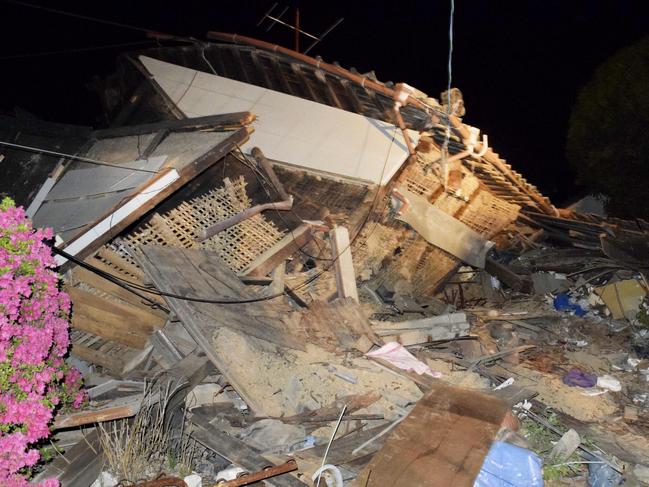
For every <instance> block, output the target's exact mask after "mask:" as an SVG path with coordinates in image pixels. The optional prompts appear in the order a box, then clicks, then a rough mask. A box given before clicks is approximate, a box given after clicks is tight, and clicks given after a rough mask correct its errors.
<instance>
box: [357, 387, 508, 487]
mask: <svg viewBox="0 0 649 487" xmlns="http://www.w3.org/2000/svg"><path fill="white" fill-rule="evenodd" d="M507 410H508V409H507V405H506V404H505V403H504V402H503V401H501V400H499V399H497V398H495V397H492V396H487V395H486V394H482V393H480V392H477V391H473V390H468V389H462V388H459V387H452V386H448V385H444V384H441V383H438V384H436V385H435V386H433V388H432V389H431V390H430V391H429V392H427V393H426V395H425V396H424V397H423V398H422V399H421V400H420V401H419V402H418V403H417V405H416V406H415V408H414V409H413V410H412V412H411V413H410V414H409V415H408V417H407V418H406V419H404V420H403V421H402V422H401V423H400V424H399V425H398V426H397V427H396V428H395V429H394V430H393V432H392V433H391V435H390V437H389V438H388V440H387V441H386V443H385V445H384V446H383V448H382V449H381V450H380V451H379V452H378V453H377V454H376V455H375V456H374V458H373V459H372V461H371V462H370V463H369V465H367V467H366V468H365V469H364V471H363V472H361V474H360V475H359V476H358V477H357V484H356V485H363V486H367V487H374V486H381V487H382V486H385V485H404V486H405V485H412V486H414V485H417V486H430V487H471V486H472V485H473V483H474V481H475V478H476V476H477V475H478V472H479V471H480V468H481V467H482V463H483V461H484V458H485V456H486V454H487V452H488V451H489V448H490V447H491V443H492V442H493V439H494V438H495V436H496V433H497V432H498V430H499V429H500V425H501V423H502V421H503V419H504V418H505V414H506V413H507Z"/></svg>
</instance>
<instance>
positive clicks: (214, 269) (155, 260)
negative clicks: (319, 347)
mask: <svg viewBox="0 0 649 487" xmlns="http://www.w3.org/2000/svg"><path fill="white" fill-rule="evenodd" d="M142 250H143V253H134V257H136V259H137V260H138V262H139V264H140V266H141V267H142V268H143V269H144V270H145V272H147V273H148V274H149V275H150V277H151V279H152V280H153V281H154V283H155V284H156V286H158V287H159V288H160V289H161V290H164V291H167V292H172V293H174V294H176V295H181V296H188V297H193V298H206V299H207V300H217V301H218V300H223V301H228V302H231V301H238V300H245V299H250V298H251V294H250V293H249V291H248V290H246V289H245V285H244V284H243V283H241V281H239V280H238V278H237V277H236V276H235V275H234V274H233V273H231V272H230V271H228V270H227V269H226V268H224V267H223V265H222V264H221V263H220V262H219V259H218V256H217V255H216V254H214V253H212V252H208V251H205V250H196V249H178V248H176V249H174V248H168V247H155V246H143V247H142ZM226 271H227V272H226ZM166 299H167V301H168V303H169V306H170V308H171V309H172V310H173V311H174V313H176V315H177V316H178V317H179V318H180V319H181V321H182V323H183V325H184V327H185V329H186V330H187V332H188V333H189V335H190V336H191V337H192V339H193V340H194V341H195V342H196V343H197V344H198V345H199V346H200V347H201V348H202V350H203V351H204V352H205V355H206V356H207V357H208V358H209V360H210V361H211V362H212V363H213V364H214V365H215V366H216V368H217V369H218V370H219V371H220V372H221V373H222V374H223V375H224V376H225V378H226V380H227V381H228V382H229V383H230V384H231V385H232V387H234V388H235V390H236V391H237V392H238V393H239V395H241V397H242V398H243V399H244V401H246V403H247V404H248V405H249V406H250V407H251V408H252V409H253V410H261V409H262V404H261V402H260V400H258V398H257V397H256V396H255V395H254V394H252V393H250V392H249V391H247V390H246V389H245V387H243V386H242V385H241V384H239V383H238V381H237V380H236V378H235V377H233V376H232V375H231V374H229V366H228V360H227V358H226V357H222V356H220V355H219V354H218V353H216V351H215V350H214V347H213V345H212V340H213V336H214V334H215V332H216V331H217V330H219V328H221V327H223V326H226V327H231V328H234V329H238V330H240V331H242V332H243V334H244V335H245V336H248V335H253V336H258V337H259V338H262V339H264V340H267V341H269V342H274V343H281V344H284V345H286V346H288V347H290V348H301V347H303V346H304V344H303V343H301V342H300V341H298V340H297V339H295V338H293V337H292V336H290V335H288V334H287V333H284V330H283V328H284V327H285V325H284V323H283V321H282V317H281V316H280V314H276V315H275V316H273V317H272V319H269V316H271V315H270V311H269V309H268V307H264V306H263V305H261V304H260V303H248V304H216V303H198V302H193V301H187V300H184V299H178V298H172V297H167V298H166Z"/></svg>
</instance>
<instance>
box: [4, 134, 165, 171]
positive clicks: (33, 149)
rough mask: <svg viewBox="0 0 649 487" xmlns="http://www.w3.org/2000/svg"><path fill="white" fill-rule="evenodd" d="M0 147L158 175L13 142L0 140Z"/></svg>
mask: <svg viewBox="0 0 649 487" xmlns="http://www.w3.org/2000/svg"><path fill="white" fill-rule="evenodd" d="M0 145H4V146H6V147H11V148H13V149H19V150H24V151H28V152H35V153H37V154H47V155H50V156H57V157H63V158H64V159H72V160H75V161H81V162H87V163H88V164H96V165H97V166H108V167H116V168H118V169H129V170H131V171H136V172H146V173H149V174H158V171H153V170H151V169H140V168H136V167H129V166H120V165H119V164H112V163H110V162H105V161H99V160H97V159H90V158H89V157H82V156H75V155H73V154H65V153H63V152H56V151H52V150H48V149H41V148H40V147H33V146H29V145H21V144H14V143H13V142H6V141H4V140H0ZM147 160H148V159H147Z"/></svg>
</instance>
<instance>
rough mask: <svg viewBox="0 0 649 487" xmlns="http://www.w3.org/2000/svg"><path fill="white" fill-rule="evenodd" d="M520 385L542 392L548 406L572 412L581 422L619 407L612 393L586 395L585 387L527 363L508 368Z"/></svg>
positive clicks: (540, 395) (539, 397)
mask: <svg viewBox="0 0 649 487" xmlns="http://www.w3.org/2000/svg"><path fill="white" fill-rule="evenodd" d="M508 369H509V370H511V371H512V372H513V373H514V374H515V375H514V377H516V378H517V379H518V380H517V383H518V385H520V386H521V387H524V388H526V389H529V390H531V391H535V392H538V394H539V395H538V397H537V399H538V400H539V401H541V402H542V403H544V404H545V405H547V406H550V407H552V408H555V409H557V410H559V411H561V412H563V413H566V414H569V415H570V416H572V417H573V418H575V419H578V420H580V421H597V420H599V419H602V418H604V417H606V416H608V415H611V414H614V413H615V412H616V410H617V409H618V407H617V404H616V403H615V401H614V400H613V397H612V396H611V393H609V392H607V393H605V394H602V395H599V396H585V395H584V394H583V392H584V389H582V388H581V387H570V386H567V385H565V384H564V383H563V382H561V378H560V377H558V376H556V375H551V374H542V373H539V372H537V371H535V370H531V369H529V368H527V367H523V366H511V367H508Z"/></svg>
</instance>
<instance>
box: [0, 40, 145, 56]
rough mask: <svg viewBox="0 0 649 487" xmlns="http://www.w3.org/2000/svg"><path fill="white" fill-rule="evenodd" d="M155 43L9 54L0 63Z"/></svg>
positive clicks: (137, 42)
mask: <svg viewBox="0 0 649 487" xmlns="http://www.w3.org/2000/svg"><path fill="white" fill-rule="evenodd" d="M154 42H155V41H154V40H153V39H151V40H147V41H136V42H122V43H119V44H106V45H103V46H88V47H79V48H71V49H61V50H59V51H45V52H30V53H23V54H11V55H9V56H2V57H0V61H8V60H10V59H23V58H32V57H39V56H54V55H57V54H75V53H79V52H92V51H99V50H102V49H117V48H120V47H134V46H142V45H146V44H152V43H154Z"/></svg>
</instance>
